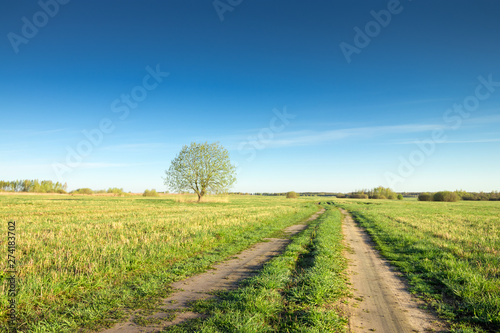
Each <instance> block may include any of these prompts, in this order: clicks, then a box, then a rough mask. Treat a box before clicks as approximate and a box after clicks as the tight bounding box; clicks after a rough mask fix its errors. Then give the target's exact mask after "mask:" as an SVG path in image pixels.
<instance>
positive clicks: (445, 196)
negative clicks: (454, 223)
mask: <svg viewBox="0 0 500 333" xmlns="http://www.w3.org/2000/svg"><path fill="white" fill-rule="evenodd" d="M432 200H433V201H446V202H456V201H458V200H460V197H459V196H458V194H456V193H455V192H450V191H441V192H436V193H434V195H433V196H432Z"/></svg>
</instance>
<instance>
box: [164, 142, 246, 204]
mask: <svg viewBox="0 0 500 333" xmlns="http://www.w3.org/2000/svg"><path fill="white" fill-rule="evenodd" d="M235 170H236V167H235V166H234V165H232V164H231V160H230V159H229V153H228V152H227V150H226V149H225V148H224V147H222V146H221V145H219V144H218V143H217V142H215V143H210V144H209V143H207V142H205V143H201V144H199V143H196V142H192V143H191V145H190V146H187V145H186V146H184V147H182V150H181V152H180V153H179V155H177V157H176V158H175V159H174V160H173V161H172V164H171V165H170V168H169V169H168V170H167V171H165V173H166V174H167V176H166V177H165V185H167V186H168V187H170V188H171V189H172V190H174V191H176V192H185V191H190V190H192V191H194V193H196V194H197V195H198V202H200V200H201V198H202V197H203V196H204V195H205V194H207V193H209V192H212V193H224V192H227V191H228V190H229V188H230V187H231V186H232V185H233V184H234V182H235V181H236V171H235Z"/></svg>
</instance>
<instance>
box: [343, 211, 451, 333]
mask: <svg viewBox="0 0 500 333" xmlns="http://www.w3.org/2000/svg"><path fill="white" fill-rule="evenodd" d="M341 211H342V214H344V236H345V241H346V244H347V245H348V246H349V247H350V249H351V250H352V251H348V253H346V257H347V258H348V260H349V274H350V278H351V283H352V289H353V294H354V296H353V300H352V301H351V302H350V306H349V329H350V332H353V333H358V332H383V333H407V332H408V333H412V332H446V330H445V329H444V325H443V324H442V323H440V322H439V320H438V319H437V318H436V317H435V316H434V315H432V314H430V313H428V312H427V311H423V310H421V309H420V308H419V306H421V305H422V303H423V302H422V301H420V300H418V299H417V298H415V297H413V296H411V294H410V293H409V292H408V288H407V286H406V284H405V282H404V281H403V279H401V278H400V277H399V274H398V273H397V272H395V270H394V269H393V268H392V267H391V265H390V264H389V263H388V262H387V261H386V260H384V259H383V258H381V256H380V255H379V253H378V252H377V251H376V250H375V249H374V247H373V245H374V243H373V242H372V241H371V240H370V237H369V236H368V235H367V233H366V232H365V231H364V230H363V229H362V228H360V227H359V226H358V225H357V224H356V223H355V222H354V221H353V219H352V217H351V216H350V215H349V214H348V213H347V212H346V211H345V210H341Z"/></svg>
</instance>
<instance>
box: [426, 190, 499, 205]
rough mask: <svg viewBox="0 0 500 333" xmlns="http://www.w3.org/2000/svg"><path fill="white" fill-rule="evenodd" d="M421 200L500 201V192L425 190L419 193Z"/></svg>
mask: <svg viewBox="0 0 500 333" xmlns="http://www.w3.org/2000/svg"><path fill="white" fill-rule="evenodd" d="M418 200H419V201H446V202H455V201H459V200H474V201H500V193H499V192H498V191H493V192H490V193H485V192H479V193H477V192H465V191H455V192H450V191H440V192H436V193H429V192H424V193H420V194H419V195H418Z"/></svg>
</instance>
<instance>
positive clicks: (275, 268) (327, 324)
mask: <svg viewBox="0 0 500 333" xmlns="http://www.w3.org/2000/svg"><path fill="white" fill-rule="evenodd" d="M326 209H327V210H326V212H325V213H324V214H323V215H322V216H320V217H319V218H318V219H316V220H314V221H312V222H310V226H309V228H308V229H306V230H305V231H304V232H302V233H300V234H298V235H296V236H294V238H293V241H292V243H291V244H290V245H288V247H287V249H286V251H285V252H284V253H283V254H282V255H280V256H278V257H275V258H274V259H272V260H271V261H270V262H268V263H267V264H266V265H265V266H264V268H263V269H262V270H261V271H260V272H259V274H258V275H256V276H254V277H252V278H249V279H247V280H245V281H244V282H243V284H242V286H241V287H240V288H239V289H237V290H234V291H226V292H219V293H218V294H217V296H218V299H212V300H204V301H198V302H197V303H196V304H195V305H194V310H195V311H198V312H200V313H203V314H205V315H206V316H208V318H203V319H195V320H192V321H189V322H186V323H184V324H182V325H179V326H173V327H170V328H169V329H167V330H166V331H167V332H345V331H346V328H347V318H346V317H345V315H344V314H343V313H342V310H341V307H340V302H341V301H342V300H343V299H344V298H345V297H346V296H347V295H348V288H347V283H346V282H347V280H346V276H345V274H344V270H345V268H346V265H347V264H346V260H345V258H344V257H343V254H342V251H343V249H344V247H343V245H342V231H341V225H342V222H341V215H340V213H339V211H338V210H336V209H333V210H331V209H330V207H326Z"/></svg>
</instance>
